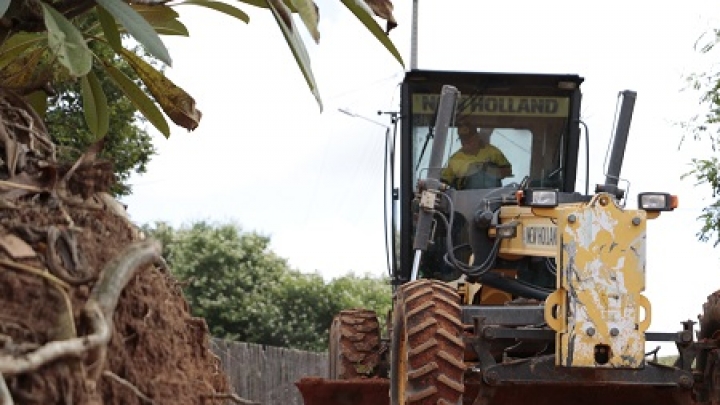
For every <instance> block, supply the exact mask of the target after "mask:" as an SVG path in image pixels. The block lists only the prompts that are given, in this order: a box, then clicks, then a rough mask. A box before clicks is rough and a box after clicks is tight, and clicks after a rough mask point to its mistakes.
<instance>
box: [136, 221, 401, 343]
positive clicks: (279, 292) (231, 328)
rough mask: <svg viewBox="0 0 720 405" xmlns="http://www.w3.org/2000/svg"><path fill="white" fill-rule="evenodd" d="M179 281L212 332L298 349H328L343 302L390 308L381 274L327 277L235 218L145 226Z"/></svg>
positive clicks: (345, 305) (379, 309)
mask: <svg viewBox="0 0 720 405" xmlns="http://www.w3.org/2000/svg"><path fill="white" fill-rule="evenodd" d="M144 230H145V232H147V233H148V234H150V235H151V236H152V237H154V238H156V239H158V240H159V241H161V242H162V243H163V245H164V251H163V255H164V256H165V258H166V260H167V261H168V263H169V265H170V267H171V269H172V271H173V273H174V274H175V275H176V276H177V277H178V278H179V279H181V280H183V283H184V285H185V286H184V292H185V294H186V297H187V299H188V301H189V302H190V305H191V308H192V311H193V314H194V315H196V316H202V317H204V318H205V319H206V320H207V322H208V325H209V327H210V332H211V333H212V334H213V335H214V336H216V337H222V338H226V339H233V340H239V341H245V342H251V343H258V344H266V345H271V346H280V347H292V348H296V349H302V350H316V351H322V350H326V349H327V339H328V329H329V326H330V323H331V322H332V318H333V316H334V315H335V314H336V313H338V312H339V311H340V310H342V309H347V308H355V307H364V308H369V309H375V310H376V311H377V312H378V313H379V314H380V315H381V319H383V318H384V315H385V314H386V313H387V312H388V311H389V309H390V300H391V293H390V287H389V284H388V283H387V282H386V280H381V279H375V278H372V277H369V276H364V277H357V276H355V275H353V274H349V275H347V276H344V277H340V278H338V279H335V280H332V281H331V282H330V283H326V282H325V281H324V280H323V278H322V277H321V276H320V275H319V274H304V273H301V272H299V271H297V270H294V269H291V268H290V267H289V265H288V264H287V261H286V260H284V259H282V258H280V257H278V256H277V255H276V254H275V253H273V252H272V251H271V250H270V249H269V244H270V239H269V238H268V237H266V236H262V235H259V234H257V233H254V232H250V233H244V232H242V230H241V228H240V227H239V226H237V225H235V224H210V223H207V222H203V221H200V222H195V223H193V224H191V225H189V226H184V227H181V228H179V229H174V228H172V227H171V226H169V225H168V224H166V223H162V222H160V223H156V224H154V225H153V226H147V225H146V226H145V227H144Z"/></svg>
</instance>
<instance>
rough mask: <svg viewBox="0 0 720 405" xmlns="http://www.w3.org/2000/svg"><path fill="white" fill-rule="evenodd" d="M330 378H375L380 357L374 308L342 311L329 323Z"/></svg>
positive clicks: (378, 328)
mask: <svg viewBox="0 0 720 405" xmlns="http://www.w3.org/2000/svg"><path fill="white" fill-rule="evenodd" d="M328 352H329V363H330V364H329V366H330V374H329V377H330V378H331V379H334V380H349V379H353V378H362V377H373V376H375V373H376V371H377V368H378V363H379V359H380V324H379V322H378V318H377V315H376V314H375V312H374V311H370V310H367V309H350V310H345V311H340V313H339V314H337V315H336V316H335V317H334V318H333V322H332V325H331V326H330V344H329V350H328Z"/></svg>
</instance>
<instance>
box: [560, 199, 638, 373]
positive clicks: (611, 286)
mask: <svg viewBox="0 0 720 405" xmlns="http://www.w3.org/2000/svg"><path fill="white" fill-rule="evenodd" d="M555 212H556V214H557V226H558V234H559V235H558V236H559V238H560V241H561V245H560V246H559V247H558V249H559V251H558V256H559V257H560V260H559V265H558V287H559V288H558V292H556V294H554V296H555V299H556V301H558V302H561V303H562V305H558V308H559V310H556V311H555V312H554V313H552V311H550V312H551V313H550V314H549V315H547V316H549V317H551V318H554V319H551V321H552V322H549V323H553V322H554V323H555V326H553V328H554V329H556V330H557V331H558V335H557V344H558V346H557V349H558V350H557V359H556V363H557V364H558V365H562V366H569V367H608V368H617V367H623V368H641V367H643V365H644V363H643V362H644V349H645V330H646V329H647V326H648V324H649V322H650V319H649V317H650V305H649V302H648V301H647V299H646V298H645V297H644V296H642V295H641V293H642V291H643V290H644V289H645V228H646V217H645V212H644V211H641V210H623V209H621V208H620V207H618V206H617V205H616V204H615V202H614V200H613V199H612V198H611V197H610V196H609V195H606V194H599V195H598V196H596V197H595V198H594V199H593V200H592V201H591V202H590V203H588V204H587V205H584V206H580V207H562V208H560V207H559V208H557V209H556V210H555ZM558 294H560V295H561V296H562V295H564V297H561V298H558V297H557V295H558ZM641 308H644V312H645V314H644V318H643V319H640V316H641ZM558 322H559V323H562V327H558V326H557V323H558ZM551 326H552V325H551ZM598 350H600V351H607V352H608V353H607V359H606V360H605V359H603V358H602V357H603V356H598V355H597V354H596V353H597V352H598ZM598 360H600V361H598Z"/></svg>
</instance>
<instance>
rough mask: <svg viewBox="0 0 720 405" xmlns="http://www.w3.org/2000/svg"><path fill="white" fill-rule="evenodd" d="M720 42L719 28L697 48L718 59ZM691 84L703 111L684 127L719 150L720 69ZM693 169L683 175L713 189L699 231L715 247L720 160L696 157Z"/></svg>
mask: <svg viewBox="0 0 720 405" xmlns="http://www.w3.org/2000/svg"><path fill="white" fill-rule="evenodd" d="M718 42H720V30H714V31H713V32H712V33H711V34H710V35H708V36H706V37H704V38H701V39H700V40H699V41H698V50H699V51H700V52H701V53H704V54H706V55H707V56H708V57H710V58H713V59H717V56H718V49H717V47H716V45H717V44H718ZM688 81H689V83H690V86H691V87H692V88H693V89H694V90H696V91H698V92H699V93H700V110H701V111H702V112H701V113H700V114H698V115H696V116H694V117H692V118H691V119H690V120H689V121H688V122H687V123H685V124H684V125H683V126H684V128H685V130H686V131H687V133H688V134H690V135H691V136H692V137H693V138H694V139H695V140H696V141H697V140H702V141H708V142H710V144H711V146H712V151H713V152H716V151H717V147H718V146H719V145H720V143H719V142H720V69H718V66H717V65H713V66H712V67H711V68H710V69H709V70H708V71H707V72H702V73H696V74H693V75H691V76H690V77H689V79H688ZM691 164H692V169H691V170H690V171H689V172H688V173H686V174H685V175H684V176H683V177H684V178H688V177H690V178H693V179H694V180H695V181H696V182H697V184H699V185H700V184H702V185H707V186H709V187H710V189H711V195H712V198H713V199H714V201H713V202H712V203H710V204H709V205H708V206H707V207H705V208H703V212H702V214H701V215H700V217H699V219H700V220H701V221H702V226H701V228H700V231H699V232H698V238H699V239H700V240H701V241H705V242H707V241H712V242H713V244H714V245H715V246H717V245H718V244H720V173H718V169H719V168H720V161H718V158H717V157H715V156H712V157H710V158H707V159H693V160H692V162H691Z"/></svg>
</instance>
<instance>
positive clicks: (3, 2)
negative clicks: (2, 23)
mask: <svg viewBox="0 0 720 405" xmlns="http://www.w3.org/2000/svg"><path fill="white" fill-rule="evenodd" d="M8 8H10V0H0V18H2V16H4V15H5V12H7V10H8Z"/></svg>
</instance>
